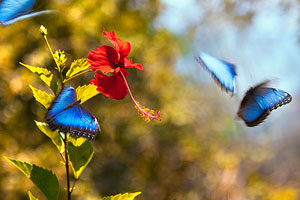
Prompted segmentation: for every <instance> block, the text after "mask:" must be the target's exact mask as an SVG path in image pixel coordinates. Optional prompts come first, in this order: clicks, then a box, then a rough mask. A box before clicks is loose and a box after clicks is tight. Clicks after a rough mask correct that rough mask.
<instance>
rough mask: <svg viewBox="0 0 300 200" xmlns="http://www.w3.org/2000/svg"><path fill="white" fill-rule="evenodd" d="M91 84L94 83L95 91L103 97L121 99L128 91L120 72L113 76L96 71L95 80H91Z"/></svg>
mask: <svg viewBox="0 0 300 200" xmlns="http://www.w3.org/2000/svg"><path fill="white" fill-rule="evenodd" d="M91 84H94V85H96V86H97V91H99V92H100V93H102V94H103V95H104V96H105V97H110V98H112V99H117V100H120V99H123V98H124V97H125V96H126V94H127V93H128V88H127V86H126V83H125V81H124V79H123V77H122V75H121V74H120V73H117V74H115V75H113V76H106V75H103V74H102V73H96V75H95V80H91Z"/></svg>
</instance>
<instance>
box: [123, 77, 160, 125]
mask: <svg viewBox="0 0 300 200" xmlns="http://www.w3.org/2000/svg"><path fill="white" fill-rule="evenodd" d="M119 73H120V74H121V75H122V77H123V79H124V82H125V85H126V87H127V89H128V93H129V95H130V97H131V99H132V101H133V103H134V105H135V108H136V109H137V110H138V112H139V115H140V116H141V117H142V119H143V120H144V121H145V122H147V123H148V122H150V121H151V120H152V119H156V120H158V121H161V118H160V117H161V116H160V114H159V110H158V111H156V112H155V111H154V110H152V109H150V108H146V107H144V106H142V105H140V103H139V102H137V101H136V100H135V99H134V97H133V95H132V93H131V91H130V88H129V85H128V83H127V81H126V78H125V76H124V74H123V72H122V71H119Z"/></svg>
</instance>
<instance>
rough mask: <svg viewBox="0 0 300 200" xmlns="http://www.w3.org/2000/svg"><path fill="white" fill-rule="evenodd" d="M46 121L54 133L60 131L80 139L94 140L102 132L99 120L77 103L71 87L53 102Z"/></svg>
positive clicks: (63, 90)
mask: <svg viewBox="0 0 300 200" xmlns="http://www.w3.org/2000/svg"><path fill="white" fill-rule="evenodd" d="M45 118H46V121H47V123H48V124H49V127H50V129H51V130H52V131H54V130H57V129H58V130H59V131H60V132H63V133H71V134H73V135H76V136H78V137H85V138H87V139H89V140H93V139H94V138H95V136H96V135H97V131H98V130H99V131H100V127H99V124H98V122H97V119H96V118H95V117H94V116H93V115H92V114H91V113H90V112H88V111H87V110H86V109H84V108H83V107H82V106H81V105H80V100H79V101H77V95H76V91H75V89H74V88H73V87H71V86H65V87H64V88H63V89H62V90H61V92H60V93H59V94H58V95H57V97H56V98H55V99H54V100H53V102H52V104H51V106H50V108H49V109H48V112H47V113H46V117H45Z"/></svg>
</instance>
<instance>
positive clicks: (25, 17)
mask: <svg viewBox="0 0 300 200" xmlns="http://www.w3.org/2000/svg"><path fill="white" fill-rule="evenodd" d="M52 12H54V11H53V10H43V11H39V12H31V13H28V14H25V15H21V16H19V17H16V18H13V19H11V20H7V21H5V22H3V23H2V25H3V26H7V25H10V24H13V23H15V22H17V21H20V20H23V19H27V18H30V17H34V16H37V15H42V14H47V13H52Z"/></svg>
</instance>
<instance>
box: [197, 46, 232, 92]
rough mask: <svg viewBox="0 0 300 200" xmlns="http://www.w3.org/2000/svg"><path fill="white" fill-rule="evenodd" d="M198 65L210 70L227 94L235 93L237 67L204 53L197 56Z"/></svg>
mask: <svg viewBox="0 0 300 200" xmlns="http://www.w3.org/2000/svg"><path fill="white" fill-rule="evenodd" d="M196 60H197V61H198V63H199V64H200V65H201V66H202V67H204V68H205V69H206V70H208V71H209V72H210V73H211V75H212V77H213V78H214V79H215V80H216V82H217V83H218V84H219V85H220V86H221V88H223V89H225V90H226V91H227V92H231V93H232V94H234V93H235V76H236V71H235V65H234V64H231V63H229V62H226V61H224V60H220V59H218V58H215V57H213V56H211V55H209V54H206V53H204V52H200V53H199V54H198V55H197V56H196Z"/></svg>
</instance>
